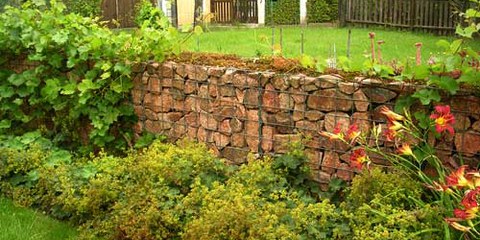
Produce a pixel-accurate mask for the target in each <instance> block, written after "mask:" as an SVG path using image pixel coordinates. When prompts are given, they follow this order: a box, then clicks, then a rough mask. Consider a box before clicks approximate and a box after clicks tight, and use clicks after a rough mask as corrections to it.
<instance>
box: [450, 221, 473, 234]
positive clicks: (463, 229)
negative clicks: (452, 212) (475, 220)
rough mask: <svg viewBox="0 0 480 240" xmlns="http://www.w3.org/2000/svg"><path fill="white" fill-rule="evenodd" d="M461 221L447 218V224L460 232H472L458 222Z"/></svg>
mask: <svg viewBox="0 0 480 240" xmlns="http://www.w3.org/2000/svg"><path fill="white" fill-rule="evenodd" d="M460 220H461V219H457V218H445V222H447V223H448V225H450V226H452V227H453V228H455V229H457V230H458V231H460V232H468V231H470V229H471V228H470V227H467V226H464V225H462V224H460V223H458V222H457V221H460Z"/></svg>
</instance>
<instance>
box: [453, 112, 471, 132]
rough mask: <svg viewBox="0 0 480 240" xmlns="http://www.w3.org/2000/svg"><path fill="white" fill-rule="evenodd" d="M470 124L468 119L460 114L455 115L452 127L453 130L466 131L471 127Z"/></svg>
mask: <svg viewBox="0 0 480 240" xmlns="http://www.w3.org/2000/svg"><path fill="white" fill-rule="evenodd" d="M471 124H472V123H471V122H470V119H469V118H468V116H467V115H465V114H461V113H457V114H455V124H454V125H453V128H454V129H455V130H457V131H458V130H460V131H464V130H467V129H468V128H469V127H470V126H471Z"/></svg>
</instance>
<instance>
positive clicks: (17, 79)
mask: <svg viewBox="0 0 480 240" xmlns="http://www.w3.org/2000/svg"><path fill="white" fill-rule="evenodd" d="M7 80H8V82H10V83H11V84H13V85H14V86H17V87H18V86H20V85H22V84H23V83H25V78H24V77H23V75H22V74H12V75H10V77H9V78H8V79H7Z"/></svg>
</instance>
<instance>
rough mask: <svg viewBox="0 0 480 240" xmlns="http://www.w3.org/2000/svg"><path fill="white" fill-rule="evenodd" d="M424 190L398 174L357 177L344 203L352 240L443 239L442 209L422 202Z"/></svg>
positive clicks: (372, 173) (375, 171) (368, 173)
mask: <svg viewBox="0 0 480 240" xmlns="http://www.w3.org/2000/svg"><path fill="white" fill-rule="evenodd" d="M422 188H423V186H422V185H421V184H420V183H418V182H417V181H415V180H413V179H411V178H410V177H408V175H407V174H405V173H402V172H398V171H396V172H390V173H385V172H382V171H381V170H380V169H379V168H374V169H372V170H370V171H364V172H362V174H360V175H357V176H356V177H355V178H354V180H353V182H352V185H351V187H350V193H349V194H348V195H347V199H346V201H345V202H343V203H342V204H341V207H342V209H343V211H344V214H345V216H346V217H347V218H348V219H349V224H350V228H351V230H352V235H353V237H352V239H392V240H393V239H442V238H443V236H442V233H441V231H440V229H442V222H443V219H442V218H441V214H439V213H440V212H441V211H442V209H439V208H438V207H433V206H431V205H429V204H426V203H423V202H422V194H423V192H424V191H423V189H422Z"/></svg>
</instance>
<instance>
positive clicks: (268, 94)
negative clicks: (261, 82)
mask: <svg viewBox="0 0 480 240" xmlns="http://www.w3.org/2000/svg"><path fill="white" fill-rule="evenodd" d="M262 105H263V109H265V111H267V112H271V113H275V112H278V111H279V107H280V99H279V97H278V94H277V92H276V90H275V88H274V87H273V86H272V85H271V84H267V85H266V86H265V92H264V93H263V96H262Z"/></svg>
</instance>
